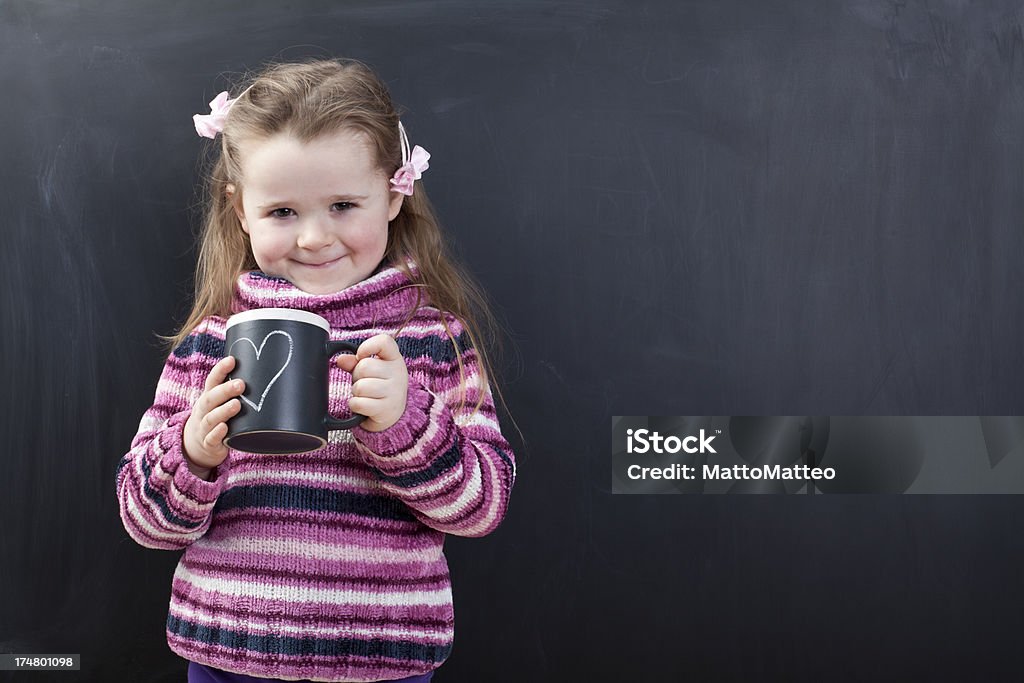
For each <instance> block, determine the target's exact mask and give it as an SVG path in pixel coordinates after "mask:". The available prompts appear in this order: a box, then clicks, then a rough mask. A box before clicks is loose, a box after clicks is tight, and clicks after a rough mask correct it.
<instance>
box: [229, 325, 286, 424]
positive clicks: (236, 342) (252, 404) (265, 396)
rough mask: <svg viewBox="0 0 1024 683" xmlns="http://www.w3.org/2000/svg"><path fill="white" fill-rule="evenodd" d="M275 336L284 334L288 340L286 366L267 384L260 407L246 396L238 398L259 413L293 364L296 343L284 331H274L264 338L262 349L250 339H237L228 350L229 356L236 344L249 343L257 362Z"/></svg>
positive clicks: (261, 397) (261, 344)
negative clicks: (264, 402)
mask: <svg viewBox="0 0 1024 683" xmlns="http://www.w3.org/2000/svg"><path fill="white" fill-rule="evenodd" d="M275 334H282V335H284V336H285V337H287V338H288V358H286V359H285V361H284V365H282V366H281V369H280V370H278V371H277V374H276V375H274V378H273V379H271V380H270V382H269V383H267V388H266V389H264V390H263V395H262V396H260V402H259V404H258V405H257V404H256V403H253V402H252V401H250V400H249V399H247V398H246V397H245V396H239V397H238V398H240V399H242V400H243V401H245V402H246V403H248V404H249V405H250V406H252V408H253V410H255V411H256V412H257V413H258V412H260V410H262V409H263V401H264V400H266V398H267V393H268V392H269V391H270V387H272V386H274V382H276V381H277V380H278V378H279V377H280V376H281V375H282V374H283V373H284V370H285V368H287V367H288V364H289V363H291V362H292V351H293V350H294V349H295V342H294V341H293V340H292V336H291V335H290V334H288V333H287V332H285V331H284V330H274V331H273V332H270V333H268V334H267V336H266V337H264V338H263V342H262V343H260V347H259V348H258V349H257V348H256V344H255V343H254V342H253V341H252V339H249V338H248V337H242V338H241V339H236V340H235V343H234V344H232V345H231V348H230V349H228V355H231V349H233V348H235V344H238V343H239V342H249V345H250V346H252V349H253V351H255V352H256V360H259V359H260V354H261V353H263V347H264V346H266V345H267V340H268V339H270V338H271V337H273V336H274V335H275Z"/></svg>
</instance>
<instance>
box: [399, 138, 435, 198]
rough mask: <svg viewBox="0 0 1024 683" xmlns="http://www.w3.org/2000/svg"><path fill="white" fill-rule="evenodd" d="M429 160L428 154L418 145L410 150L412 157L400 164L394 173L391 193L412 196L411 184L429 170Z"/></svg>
mask: <svg viewBox="0 0 1024 683" xmlns="http://www.w3.org/2000/svg"><path fill="white" fill-rule="evenodd" d="M429 158H430V152H428V151H427V150H425V149H423V148H422V147H420V146H419V145H416V146H415V147H413V149H412V156H411V157H410V158H409V161H407V162H405V163H404V164H402V166H401V167H400V168H399V169H398V170H397V171H395V177H394V178H392V179H391V184H392V185H394V187H392V188H391V191H392V192H401V193H402V194H404V195H412V185H413V182H414V181H416V180H419V179H420V177H421V176H422V175H423V172H424V171H426V170H427V169H428V168H430V164H428V163H427V159H429Z"/></svg>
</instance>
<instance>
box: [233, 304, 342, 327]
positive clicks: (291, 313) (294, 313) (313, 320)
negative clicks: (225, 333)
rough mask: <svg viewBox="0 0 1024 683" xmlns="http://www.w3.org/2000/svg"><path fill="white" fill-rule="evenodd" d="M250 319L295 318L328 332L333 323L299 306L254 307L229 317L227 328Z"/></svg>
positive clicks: (297, 320)
mask: <svg viewBox="0 0 1024 683" xmlns="http://www.w3.org/2000/svg"><path fill="white" fill-rule="evenodd" d="M250 320H294V321H296V322H300V323H308V324H310V325H316V326H317V327H319V328H322V329H323V330H325V331H326V332H330V331H331V324H330V323H329V322H328V321H327V319H326V318H324V317H323V316H320V315H317V314H316V313H310V312H309V311H303V310H300V309H298V308H253V309H250V310H248V311H242V312H241V313H235V314H234V315H233V316H231V317H230V318H228V322H227V326H226V327H225V328H224V329H225V330H228V329H230V328H231V327H232V326H233V325H238V324H240V323H244V322H249V321H250Z"/></svg>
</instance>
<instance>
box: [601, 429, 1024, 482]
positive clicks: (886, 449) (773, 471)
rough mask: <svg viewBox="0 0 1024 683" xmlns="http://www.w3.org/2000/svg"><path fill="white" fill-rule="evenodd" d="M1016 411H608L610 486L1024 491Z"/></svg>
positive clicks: (1023, 441)
mask: <svg viewBox="0 0 1024 683" xmlns="http://www.w3.org/2000/svg"><path fill="white" fill-rule="evenodd" d="M1022 446H1024V417H1020V416H928V417H906V416H900V417H891V416H867V417H862V416H861V417H858V416H854V417H849V416H825V417H821V416H651V415H648V416H616V417H612V493H626V494H635V493H657V494H662V493H1024V453H1022V451H1024V448H1022Z"/></svg>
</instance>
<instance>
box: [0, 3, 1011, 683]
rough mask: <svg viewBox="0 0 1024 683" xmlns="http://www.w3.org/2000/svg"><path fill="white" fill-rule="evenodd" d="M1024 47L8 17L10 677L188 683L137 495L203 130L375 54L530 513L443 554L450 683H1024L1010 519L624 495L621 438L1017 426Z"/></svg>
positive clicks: (877, 11)
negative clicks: (698, 420)
mask: <svg viewBox="0 0 1024 683" xmlns="http://www.w3.org/2000/svg"><path fill="white" fill-rule="evenodd" d="M1022 19H1024V9H1022V8H1021V7H1020V6H1019V3H1014V2H1006V1H993V2H987V3H963V2H954V1H953V0H940V1H931V2H924V1H919V0H892V1H884V2H883V1H867V0H865V1H859V2H802V1H800V0H781V1H779V2H761V1H755V0H715V1H701V2H686V1H672V2H670V1H668V0H649V1H646V2H643V1H641V2H629V3H627V2H622V1H618V2H616V1H614V0H596V1H594V2H586V3H578V2H526V3H524V2H479V3H478V2H439V3H408V2H391V1H384V2H380V1H375V2H363V1H362V0H359V1H355V2H346V3H331V2H305V3H271V2H259V1H257V2H222V3H200V2H196V1H195V0H185V1H184V2H178V3H156V2H127V1H123V0H121V1H117V0H100V1H97V2H92V3H64V2H54V1H42V0H36V1H28V0H8V1H7V2H3V3H0V93H3V96H4V104H3V106H0V150H2V156H0V158H2V163H0V187H2V190H0V211H2V213H0V215H2V216H3V217H4V218H3V237H4V240H3V242H4V245H3V246H4V248H3V249H0V300H2V306H0V323H2V331H3V334H2V335H0V363H2V377H3V378H4V383H5V385H6V386H7V391H5V392H4V398H3V407H2V410H0V437H2V441H0V443H2V445H3V455H2V462H3V465H4V467H3V470H4V475H5V476H4V477H2V479H0V481H2V483H0V521H2V528H3V532H2V551H0V652H42V653H48V652H49V653H56V652H75V653H81V654H82V660H83V664H82V671H81V672H80V673H79V674H78V675H79V677H80V680H150V681H182V680H184V663H183V662H182V660H180V659H178V658H177V657H176V656H175V655H173V654H172V653H171V652H170V651H169V650H168V648H167V645H166V642H165V640H164V632H163V628H164V619H165V617H166V607H167V599H168V594H169V587H170V577H171V572H172V570H173V567H174V564H175V562H176V560H177V553H169V552H160V551H153V550H147V549H144V548H141V547H139V546H138V545H136V544H135V543H134V542H133V541H132V540H131V539H130V538H129V537H128V536H127V535H126V534H125V532H124V529H123V527H122V525H121V522H120V520H119V517H118V511H117V500H116V496H115V492H114V470H115V467H116V465H117V462H118V460H119V459H120V457H121V456H122V455H123V454H124V453H125V452H126V451H127V449H128V447H129V442H130V439H131V437H132V436H133V435H134V433H135V430H136V428H137V426H138V420H139V418H140V417H141V414H142V412H143V411H144V410H145V409H146V407H148V405H149V404H150V402H151V401H152V398H153V390H154V388H155V384H156V380H157V377H158V374H159V370H160V367H161V365H162V362H163V358H164V356H163V355H162V352H161V349H160V348H159V346H158V344H157V340H156V338H155V333H161V334H169V333H171V332H173V331H174V330H175V329H176V328H175V326H176V325H178V324H180V323H181V322H182V321H183V318H184V315H185V313H186V312H187V309H188V297H189V294H190V292H191V274H192V268H193V265H194V259H195V254H194V252H193V251H192V235H193V231H194V230H195V228H196V217H197V215H196V210H195V207H196V202H197V197H198V195H197V194H196V183H197V180H198V178H197V171H198V168H199V159H200V157H201V155H202V149H203V145H204V144H206V143H207V142H208V141H206V140H203V139H200V138H198V137H197V136H196V133H195V130H194V128H193V125H192V120H191V117H192V114H194V113H205V112H206V111H208V108H207V103H208V102H209V101H210V100H211V99H213V97H214V96H215V95H216V94H217V93H218V92H220V91H221V90H224V89H229V88H231V87H232V86H233V84H234V83H235V82H236V81H237V79H238V78H239V77H240V76H241V75H242V74H244V73H245V72H246V71H247V70H254V69H257V68H258V67H259V66H260V65H261V64H262V63H263V62H264V61H265V60H271V59H274V60H290V59H302V58H305V57H309V56H347V57H355V58H358V59H361V60H363V61H365V62H367V63H368V64H370V65H371V66H373V67H374V69H375V70H377V71H378V73H380V74H381V76H382V77H383V78H384V80H385V81H386V82H387V83H388V86H389V87H390V88H391V92H392V95H393V97H394V99H395V100H396V102H398V103H399V104H400V105H401V106H402V107H403V110H404V114H403V121H404V122H405V125H406V127H407V128H408V130H409V133H410V137H411V138H412V140H413V143H414V144H421V145H423V146H424V147H426V148H427V149H428V150H429V151H430V152H431V154H432V157H431V161H430V171H429V174H428V175H425V176H424V184H425V187H426V188H427V191H428V192H429V193H430V196H431V199H432V200H433V202H434V204H435V206H436V207H437V210H438V213H439V215H440V217H441V220H442V223H443V224H444V226H445V228H446V230H447V233H448V235H449V236H450V240H451V243H452V245H453V248H454V250H455V253H456V254H457V255H458V256H459V258H460V259H461V260H462V261H463V262H464V263H465V264H467V266H468V267H469V269H470V270H471V272H472V273H473V274H474V275H475V276H476V277H477V278H478V280H479V281H480V282H481V284H482V285H483V287H484V288H485V289H486V291H487V292H488V294H489V296H490V298H491V301H492V302H493V304H494V308H495V310H496V312H497V314H498V315H499V318H500V319H501V321H502V322H503V324H504V326H505V328H506V333H505V339H506V351H507V352H506V354H505V355H504V356H502V357H501V359H500V364H499V368H500V370H501V371H502V377H501V382H502V387H503V390H504V392H505V396H506V399H507V401H508V408H509V410H508V412H507V413H503V414H502V419H503V422H502V424H503V428H504V431H505V432H506V435H507V436H508V437H509V438H510V439H511V440H512V442H513V445H514V446H515V450H516V455H517V460H518V466H519V478H518V481H517V483H516V489H515V490H514V492H513V497H512V504H511V507H510V510H509V514H508V517H507V518H506V520H505V522H504V523H503V525H502V526H501V527H500V528H499V530H498V531H497V532H495V533H494V534H492V535H490V536H488V537H485V538H481V539H462V538H451V539H449V541H448V542H447V543H446V551H447V554H448V557H449V563H450V565H451V571H452V580H453V590H454V596H455V613H456V644H455V649H454V651H453V654H452V656H451V658H450V659H449V660H448V662H446V663H445V664H444V665H443V666H442V667H441V668H440V669H439V670H438V673H437V675H436V676H435V679H434V680H435V681H438V682H439V683H444V682H446V681H477V680H488V681H583V680H602V681H604V680H608V681H617V680H630V681H674V680H723V681H724V680H728V681H746V680H809V681H810V680H822V679H825V678H826V677H827V678H829V679H831V680H882V679H884V680H899V679H924V678H926V677H928V678H931V679H962V678H967V677H970V678H982V677H990V676H1003V677H1005V676H1006V675H1007V673H1008V672H1010V671H1013V670H1014V669H1013V668H1012V667H1013V666H1014V665H1015V664H1016V655H1015V652H1016V642H1017V641H1018V640H1019V634H1020V632H1021V629H1022V627H1024V617H1022V616H1021V615H1022V612H1021V610H1020V609H1019V605H1020V604H1021V600H1022V598H1024V591H1022V588H1021V582H1020V580H1019V578H1018V577H1019V576H1021V575H1022V573H1024V541H1022V540H1021V539H1022V535H1021V534H1020V532H1019V529H1018V528H1017V526H1018V525H1017V524H1015V523H1014V522H1013V520H1014V518H1015V517H1014V511H1015V510H1016V508H1017V507H1018V506H1019V500H1018V498H1016V497H1015V496H978V497H974V496H942V497H938V496H895V495H893V496H835V497H832V496H815V497H799V498H794V497H784V496H749V497H748V496H613V495H611V487H610V474H609V467H610V453H609V446H608V441H609V439H608V437H609V434H610V417H611V416H613V415H716V414H718V415H736V414H750V415H800V414H804V413H812V414H822V415H826V414H828V415H862V414H863V415H1020V414H1022V412H1021V411H1022V410H1024V389H1022V386H1024V382H1022V380H1024V376H1022V375H1024V373H1022V367H1024V343H1022V341H1024V329H1022V323H1021V320H1022V317H1021V316H1020V315H1019V314H1018V312H1017V310H1016V306H1017V305H1016V303H1015V302H1016V301H1017V300H1018V298H1019V293H1020V291H1021V290H1022V286H1024V269H1022V268H1021V267H1020V255H1021V254H1022V252H1024V231H1022V229H1021V226H1022V223H1024V193H1022V192H1021V187H1022V183H1024V154H1022V151H1024V149H1022V143H1024V135H1022V131H1024V126H1022V121H1024V39H1022V28H1021V27H1022ZM235 92H237V89H233V90H232V94H234V93H235ZM512 420H514V422H513V421H512ZM517 427H518V429H517ZM0 675H8V676H11V677H12V680H15V677H16V680H22V679H24V678H29V675H28V674H24V675H22V674H0ZM45 676H46V674H37V675H36V678H35V680H44V677H45ZM74 676H75V674H72V673H62V674H53V677H54V680H61V681H65V680H72V679H73V678H74Z"/></svg>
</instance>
